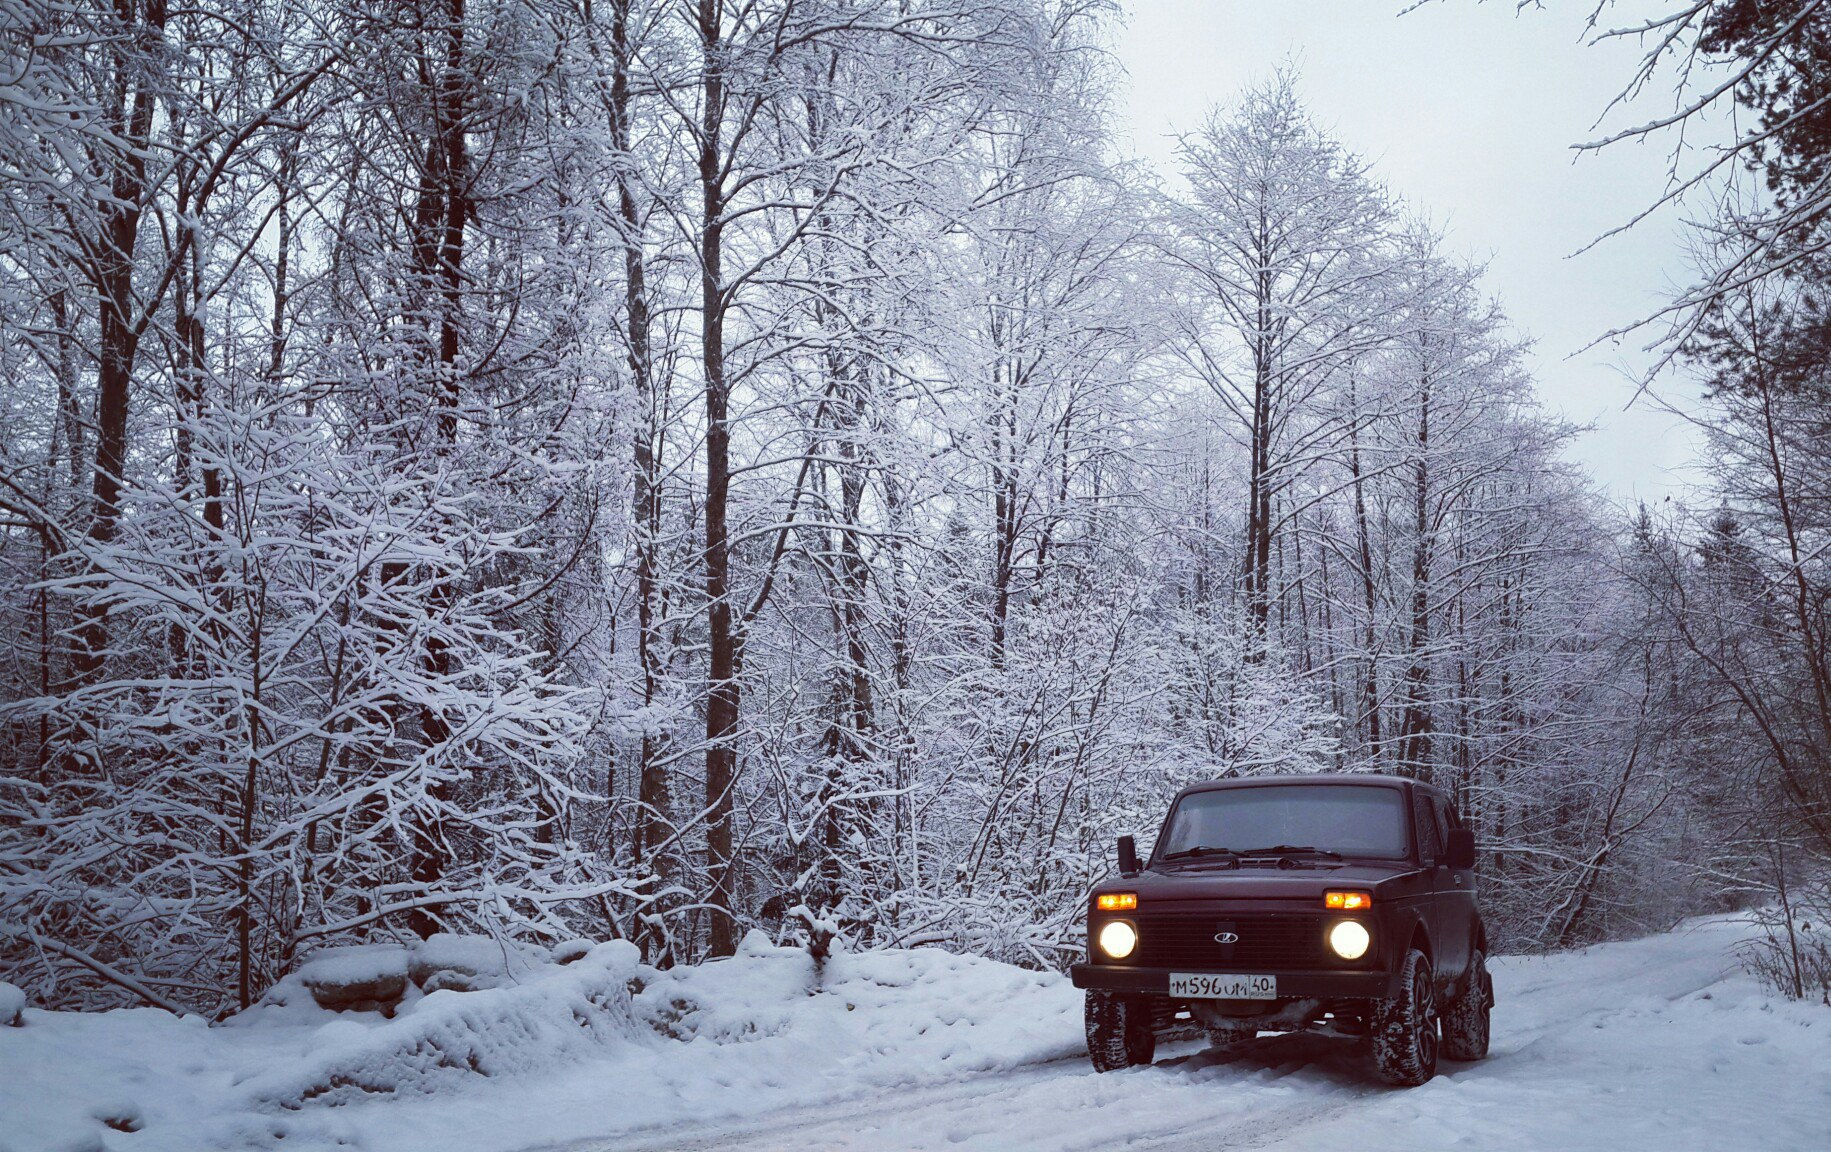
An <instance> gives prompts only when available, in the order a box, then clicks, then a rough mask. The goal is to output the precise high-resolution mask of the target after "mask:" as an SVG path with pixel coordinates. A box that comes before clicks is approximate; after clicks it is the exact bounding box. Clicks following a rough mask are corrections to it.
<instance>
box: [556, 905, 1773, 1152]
mask: <svg viewBox="0 0 1831 1152" xmlns="http://www.w3.org/2000/svg"><path fill="white" fill-rule="evenodd" d="M1744 932H1745V929H1740V930H1739V929H1738V927H1737V926H1736V925H1735V924H1734V923H1733V922H1732V921H1731V920H1730V919H1729V918H1723V919H1719V920H1711V921H1702V922H1696V923H1694V924H1693V925H1691V926H1689V927H1688V928H1687V929H1685V930H1682V931H1681V932H1679V933H1677V934H1675V935H1672V936H1666V937H1658V938H1654V939H1652V940H1648V941H1640V942H1629V943H1625V944H1615V945H1606V946H1602V947H1600V948H1594V949H1589V950H1586V951H1584V952H1579V953H1568V954H1562V955H1554V956H1547V957H1526V958H1508V959H1506V960H1505V961H1504V962H1503V963H1502V964H1500V965H1497V973H1496V975H1497V977H1498V978H1499V979H1500V985H1501V987H1500V989H1499V991H1500V993H1501V1004H1500V1007H1499V1008H1498V1009H1497V1012H1496V1018H1495V1029H1496V1030H1495V1046H1494V1052H1493V1055H1492V1056H1491V1057H1490V1059H1489V1060H1488V1061H1485V1062H1483V1063H1480V1064H1473V1065H1455V1064H1446V1066H1445V1071H1446V1072H1448V1073H1450V1075H1451V1077H1452V1078H1453V1080H1452V1082H1451V1083H1440V1084H1439V1085H1438V1087H1439V1088H1441V1089H1446V1090H1447V1089H1451V1088H1453V1087H1455V1086H1458V1085H1461V1084H1464V1083H1469V1084H1474V1083H1477V1082H1479V1083H1482V1084H1487V1085H1493V1084H1496V1083H1500V1084H1503V1085H1504V1084H1505V1082H1506V1080H1507V1074H1506V1071H1505V1068H1506V1066H1507V1065H1508V1064H1510V1063H1512V1062H1513V1061H1515V1060H1519V1059H1521V1058H1522V1056H1523V1054H1525V1053H1526V1052H1527V1050H1528V1049H1531V1048H1533V1047H1535V1046H1537V1045H1538V1044H1539V1043H1540V1042H1541V1041H1544V1040H1547V1039H1550V1038H1553V1037H1556V1036H1559V1035H1565V1034H1568V1033H1570V1032H1571V1031H1572V1030H1574V1029H1582V1028H1585V1027H1587V1026H1592V1025H1595V1024H1596V1022H1597V1021H1598V1020H1599V1019H1603V1018H1606V1017H1608V1016H1611V1015H1614V1014H1615V1013H1617V1012H1620V1011H1624V1010H1631V1006H1632V1005H1633V1004H1634V1003H1636V1002H1639V1003H1642V1004H1644V1003H1645V1002H1646V1001H1647V1000H1648V999H1649V998H1652V999H1658V1000H1662V1001H1678V1000H1682V999H1684V998H1685V997H1687V996H1690V995H1692V994H1694V993H1696V992H1697V991H1700V990H1702V989H1704V988H1706V987H1709V986H1710V985H1712V984H1714V983H1716V982H1717V981H1718V980H1720V979H1722V978H1723V976H1724V975H1726V974H1727V973H1728V972H1730V971H1731V970H1733V969H1734V967H1735V958H1734V956H1733V946H1734V944H1735V942H1736V941H1737V940H1739V939H1741V938H1742V937H1743V934H1744ZM1525 1058H1526V1059H1528V1060H1530V1059H1531V1058H1530V1057H1529V1056H1527V1057H1525ZM1424 1091H1425V1090H1422V1089H1420V1090H1412V1093H1415V1094H1408V1093H1407V1092H1406V1091H1405V1090H1393V1089H1387V1088H1385V1087H1383V1086H1380V1085H1378V1084H1377V1083H1375V1082H1374V1081H1373V1080H1372V1079H1371V1077H1370V1076H1369V1074H1368V1073H1367V1072H1366V1070H1365V1069H1364V1067H1363V1061H1362V1052H1361V1051H1360V1050H1359V1048H1358V1047H1357V1046H1355V1045H1353V1044H1351V1043H1350V1042H1347V1041H1343V1040H1338V1039H1331V1038H1325V1037H1319V1036H1314V1035H1306V1034H1301V1033H1299V1034H1290V1035H1282V1036H1268V1037H1264V1038H1261V1039H1258V1040H1254V1041H1249V1042H1247V1043H1245V1044H1241V1045H1235V1046H1233V1047H1231V1048H1228V1049H1220V1050H1212V1049H1205V1048H1203V1047H1202V1046H1201V1045H1200V1044H1199V1042H1198V1043H1184V1044H1173V1045H1171V1046H1170V1050H1169V1051H1167V1052H1164V1053H1163V1054H1162V1058H1160V1059H1159V1060H1158V1061H1157V1062H1156V1064H1155V1065H1153V1066H1152V1067H1149V1068H1140V1069H1133V1070H1130V1071H1126V1072H1121V1073H1116V1074H1109V1075H1106V1076H1100V1075H1097V1074H1095V1073H1093V1072H1092V1071H1091V1070H1090V1069H1089V1068H1088V1067H1087V1066H1086V1064H1085V1063H1084V1062H1083V1060H1082V1059H1081V1058H1079V1057H1076V1058H1069V1059H1060V1060H1055V1061H1050V1062H1048V1063H1044V1064H1038V1065H1032V1066H1029V1067H1026V1068H1020V1069H1013V1070H1010V1071H1006V1072H1002V1073H988V1074H985V1075H983V1076H979V1077H976V1078H974V1079H970V1080H959V1081H951V1082H946V1083H940V1084H930V1085H925V1086H918V1087H900V1088H899V1087H889V1088H877V1089H869V1090H866V1091H863V1092H860V1093H857V1094H854V1095H851V1096H849V1097H848V1098H845V1099H840V1100H831V1099H829V1100H822V1101H820V1102H817V1103H810V1104H809V1105H808V1106H807V1107H805V1108H797V1109H791V1110H782V1111H775V1112H771V1113H769V1114H767V1115H762V1116H757V1117H755V1118H753V1119H748V1120H734V1121H713V1122H709V1123H708V1124H706V1125H704V1126H695V1127H693V1128H691V1129H687V1130H680V1129H674V1130H668V1131H655V1130H650V1131H647V1132H631V1133H624V1134H622V1135H619V1136H616V1137H611V1138H606V1139H600V1140H593V1141H586V1142H583V1143H576V1144H571V1145H567V1146H565V1152H714V1150H717V1152H725V1150H733V1152H736V1150H743V1149H747V1150H750V1152H905V1150H907V1152H1003V1150H1007V1149H1010V1150H1016V1149H1030V1150H1043V1149H1047V1150H1049V1152H1107V1150H1111V1149H1115V1148H1117V1149H1125V1150H1126V1152H1244V1150H1247V1149H1257V1148H1273V1147H1298V1148H1301V1147H1306V1144H1305V1140H1304V1134H1305V1133H1309V1132H1317V1131H1318V1130H1319V1129H1326V1128H1329V1127H1330V1126H1332V1125H1336V1124H1337V1123H1338V1122H1341V1121H1345V1120H1347V1119H1350V1116H1349V1114H1350V1113H1355V1115H1354V1116H1353V1117H1352V1118H1353V1119H1354V1123H1355V1125H1356V1127H1357V1128H1358V1127H1359V1126H1360V1125H1362V1124H1369V1125H1375V1126H1378V1125H1380V1124H1381V1122H1382V1118H1385V1119H1386V1120H1387V1121H1388V1122H1391V1123H1394V1124H1399V1123H1403V1122H1404V1119H1405V1117H1406V1116H1407V1115H1408V1114H1411V1113H1415V1112H1416V1110H1417V1108H1418V1107H1420V1106H1421V1105H1422V1104H1423V1101H1424V1099H1425V1098H1424V1096H1423V1095H1422V1093H1423V1092H1424ZM1318 1134H1321V1133H1318ZM1446 1135H1447V1134H1446Z"/></svg>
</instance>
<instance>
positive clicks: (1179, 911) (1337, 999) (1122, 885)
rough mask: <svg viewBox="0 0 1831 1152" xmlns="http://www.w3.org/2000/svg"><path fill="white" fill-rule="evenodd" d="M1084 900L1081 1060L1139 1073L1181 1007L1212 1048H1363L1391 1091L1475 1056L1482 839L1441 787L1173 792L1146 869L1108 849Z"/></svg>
mask: <svg viewBox="0 0 1831 1152" xmlns="http://www.w3.org/2000/svg"><path fill="white" fill-rule="evenodd" d="M1118 855H1119V860H1118V865H1119V871H1118V875H1117V876H1116V877H1115V878H1113V879H1111V880H1108V881H1106V882H1105V883H1102V884H1100V885H1099V886H1098V887H1096V888H1095V889H1094V890H1093V892H1092V893H1090V894H1089V896H1088V906H1087V962H1086V963H1084V964H1076V965H1075V966H1074V968H1073V970H1072V975H1073V978H1074V983H1075V986H1076V987H1077V988H1082V989H1085V990H1086V998H1087V1050H1088V1053H1089V1055H1091V1056H1092V1057H1093V1063H1094V1067H1095V1068H1097V1069H1099V1070H1100V1071H1102V1072H1106V1071H1111V1070H1113V1069H1117V1068H1124V1067H1126V1066H1128V1065H1133V1064H1148V1063H1150V1061H1151V1058H1152V1056H1153V1054H1154V1052H1155V1049H1156V1041H1157V1033H1158V1032H1159V1031H1160V1030H1162V1029H1163V1028H1164V1027H1166V1026H1168V1025H1169V1024H1170V1022H1172V1021H1174V1020H1175V1019H1176V1018H1177V1017H1178V1015H1179V1014H1181V1013H1183V1012H1187V1013H1188V1015H1189V1016H1190V1017H1192V1018H1193V1019H1194V1021H1196V1022H1197V1023H1199V1024H1201V1025H1202V1026H1203V1027H1204V1028H1205V1029H1206V1030H1207V1032H1208V1034H1209V1037H1210V1039H1211V1040H1212V1041H1213V1042H1215V1043H1217V1044H1231V1043H1238V1042H1241V1041H1243V1040H1247V1039H1250V1038H1252V1037H1254V1036H1256V1035H1257V1034H1258V1033H1260V1032H1266V1031H1296V1030H1300V1029H1310V1030H1317V1031H1323V1032H1328V1033H1332V1034H1335V1035H1340V1036H1348V1037H1354V1038H1357V1039H1359V1040H1361V1041H1363V1042H1365V1044H1366V1045H1367V1048H1368V1050H1369V1054H1370V1055H1371V1057H1372V1061H1373V1066H1374V1069H1375V1071H1376V1072H1377V1073H1378V1075H1379V1076H1380V1078H1381V1079H1383V1080H1385V1081H1386V1082H1387V1083H1389V1084H1396V1085H1403V1086H1413V1085H1418V1084H1422V1083H1424V1082H1425V1081H1427V1080H1429V1079H1430V1078H1431V1077H1432V1076H1433V1075H1435V1074H1436V1070H1437V1058H1438V1055H1439V1053H1441V1054H1442V1055H1443V1056H1444V1057H1446V1058H1448V1059H1451V1060H1479V1059H1481V1058H1482V1057H1483V1056H1485V1055H1487V1051H1488V1014H1489V1011H1490V1010H1491V1009H1492V1008H1493V1006H1494V988H1493V983H1492V981H1491V980H1490V979H1489V977H1488V968H1487V950H1488V940H1487V933H1486V930H1485V929H1484V928H1483V926H1482V920H1481V912H1480V909H1479V908H1478V907H1477V906H1476V901H1475V874H1474V867H1475V838H1474V835H1473V833H1472V832H1471V831H1470V830H1469V829H1468V828H1467V827H1465V826H1464V825H1463V823H1462V820H1461V819H1460V817H1459V816H1458V814H1457V812H1456V809H1455V807H1454V805H1452V804H1451V803H1450V802H1449V799H1448V797H1446V796H1445V795H1444V794H1443V793H1442V792H1441V791H1439V790H1437V789H1436V788H1433V787H1431V786H1429V785H1427V784H1423V783H1420V782H1418V781H1414V780H1407V779H1400V778H1397V777H1389V776H1375V775H1359V774H1348V775H1313V776H1258V777H1247V778H1242V779H1236V780H1221V781H1215V782H1213V783H1208V784H1198V785H1196V786H1195V787H1192V788H1185V789H1184V790H1183V791H1182V792H1180V793H1178V794H1177V796H1176V799H1175V801H1174V802H1173V803H1172V804H1171V806H1170V811H1169V814H1168V815H1167V816H1166V817H1165V818H1164V822H1163V826H1162V829H1161V830H1160V831H1159V833H1158V836H1157V842H1156V844H1155V846H1154V847H1153V848H1152V850H1151V856H1150V859H1149V860H1146V861H1140V860H1139V859H1138V854H1137V849H1136V847H1135V844H1134V841H1133V839H1132V837H1130V836H1124V837H1121V838H1120V839H1119V852H1118Z"/></svg>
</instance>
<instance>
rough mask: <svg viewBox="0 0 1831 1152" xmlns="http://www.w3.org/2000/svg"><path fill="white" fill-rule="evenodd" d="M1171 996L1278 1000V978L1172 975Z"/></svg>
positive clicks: (1184, 973) (1180, 973)
mask: <svg viewBox="0 0 1831 1152" xmlns="http://www.w3.org/2000/svg"><path fill="white" fill-rule="evenodd" d="M1170 995H1172V996H1189V997H1193V998H1195V999H1198V1000H1276V999H1277V998H1278V978H1277V977H1276V976H1235V975H1231V974H1228V973H1215V972H1172V973H1170Z"/></svg>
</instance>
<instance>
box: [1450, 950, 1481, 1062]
mask: <svg viewBox="0 0 1831 1152" xmlns="http://www.w3.org/2000/svg"><path fill="white" fill-rule="evenodd" d="M1493 1007H1494V981H1493V979H1492V978H1491V977H1490V976H1489V975H1488V958H1487V957H1486V956H1484V955H1482V952H1481V949H1479V948H1477V949H1475V953H1474V955H1472V956H1470V957H1469V979H1468V984H1467V987H1465V988H1463V990H1462V995H1460V996H1458V997H1456V998H1455V999H1454V1000H1452V1001H1450V1004H1449V1007H1448V1008H1446V1009H1444V1011H1443V1056H1444V1058H1445V1059H1447V1060H1479V1059H1481V1058H1482V1057H1483V1056H1486V1055H1487V1054H1488V1011H1489V1009H1491V1008H1493Z"/></svg>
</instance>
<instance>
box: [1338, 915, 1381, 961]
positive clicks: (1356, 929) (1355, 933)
mask: <svg viewBox="0 0 1831 1152" xmlns="http://www.w3.org/2000/svg"><path fill="white" fill-rule="evenodd" d="M1371 943H1373V937H1372V936H1370V935H1368V934H1367V927H1366V925H1364V924H1362V923H1361V922H1360V921H1359V920H1343V921H1342V922H1341V923H1339V924H1337V925H1336V926H1335V927H1333V928H1331V929H1329V947H1331V948H1333V949H1335V954H1336V955H1337V956H1340V957H1341V958H1342V959H1343V960H1359V959H1360V958H1361V957H1362V956H1365V955H1366V954H1367V945H1369V944H1371Z"/></svg>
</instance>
